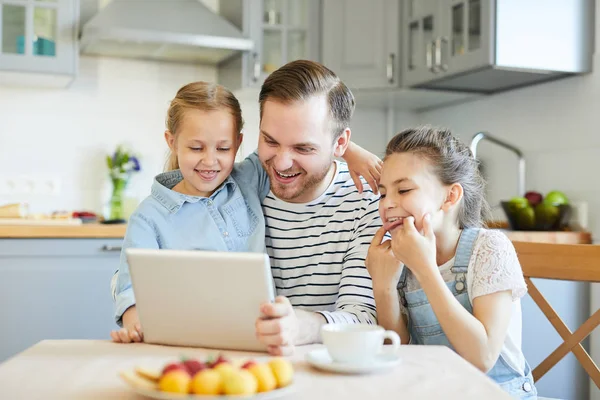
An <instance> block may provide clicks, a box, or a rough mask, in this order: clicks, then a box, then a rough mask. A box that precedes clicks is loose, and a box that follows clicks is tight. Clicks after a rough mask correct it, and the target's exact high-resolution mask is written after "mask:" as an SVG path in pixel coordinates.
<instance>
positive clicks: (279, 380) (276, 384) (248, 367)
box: [119, 355, 294, 400]
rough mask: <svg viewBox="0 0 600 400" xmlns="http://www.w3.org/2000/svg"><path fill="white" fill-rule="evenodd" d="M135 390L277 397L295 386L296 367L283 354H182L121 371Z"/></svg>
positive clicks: (169, 395)
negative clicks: (201, 356)
mask: <svg viewBox="0 0 600 400" xmlns="http://www.w3.org/2000/svg"><path fill="white" fill-rule="evenodd" d="M119 375H120V376H121V378H122V379H123V380H124V381H125V382H126V383H127V385H128V386H129V387H130V388H131V389H132V390H133V391H135V392H136V393H138V394H141V395H143V396H146V397H150V398H154V399H182V398H185V399H219V400H221V399H239V398H240V397H243V398H251V399H255V400H267V399H277V398H281V397H284V396H286V395H288V394H289V393H290V392H291V391H292V390H293V379H294V367H293V366H292V363H291V362H290V361H288V360H286V359H284V358H281V357H272V358H269V357H264V358H256V359H241V358H240V359H227V358H225V357H224V356H223V355H218V356H216V357H209V358H208V359H205V360H200V359H197V358H182V359H181V360H178V361H171V362H168V363H165V364H163V365H159V366H158V367H156V366H148V365H140V366H136V367H135V368H133V369H131V370H125V371H121V372H120V373H119Z"/></svg>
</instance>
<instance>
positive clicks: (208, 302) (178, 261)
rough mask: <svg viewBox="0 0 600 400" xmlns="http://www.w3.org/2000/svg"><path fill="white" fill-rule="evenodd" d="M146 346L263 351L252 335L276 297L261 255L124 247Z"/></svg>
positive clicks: (267, 259) (266, 266)
mask: <svg viewBox="0 0 600 400" xmlns="http://www.w3.org/2000/svg"><path fill="white" fill-rule="evenodd" d="M125 254H126V256H127V261H128V263H129V269H130V273H131V281H132V284H133V292H134V294H135V298H136V308H137V311H138V315H139V318H140V324H141V325H142V330H143V331H144V342H146V343H156V344H166V345H174V346H192V347H209V348H217V349H229V350H246V351H266V350H267V348H266V346H264V345H262V344H261V343H260V342H259V341H258V340H257V339H256V334H255V323H256V319H257V318H258V317H259V315H260V310H259V308H260V305H261V304H262V303H264V302H272V301H273V299H274V284H273V278H272V276H271V266H270V263H269V257H268V256H267V255H266V254H261V253H233V252H209V251H196V250H154V249H152V250H151V249H133V248H131V249H126V250H125Z"/></svg>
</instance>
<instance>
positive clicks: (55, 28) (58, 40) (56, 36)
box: [0, 0, 79, 86]
mask: <svg viewBox="0 0 600 400" xmlns="http://www.w3.org/2000/svg"><path fill="white" fill-rule="evenodd" d="M78 19H79V1H77V0H45V1H42V0H35V1H34V0H10V1H8V0H0V38H1V43H0V83H13V84H14V83H16V84H21V83H23V84H28V80H31V81H35V82H38V83H41V84H47V85H49V86H54V85H63V86H65V85H66V84H67V83H68V82H70V81H71V80H72V79H73V77H74V76H75V74H76V72H77V65H78V52H79V50H78V47H77V21H78Z"/></svg>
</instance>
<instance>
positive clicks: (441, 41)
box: [435, 36, 448, 71]
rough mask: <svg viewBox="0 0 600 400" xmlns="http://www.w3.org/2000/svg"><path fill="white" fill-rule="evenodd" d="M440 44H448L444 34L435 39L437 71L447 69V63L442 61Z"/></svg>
mask: <svg viewBox="0 0 600 400" xmlns="http://www.w3.org/2000/svg"><path fill="white" fill-rule="evenodd" d="M442 44H446V45H448V38H447V37H446V36H441V37H438V38H437V39H436V40H435V66H436V68H437V70H438V71H440V70H442V71H447V70H448V64H446V63H444V62H443V60H442V58H443V57H442Z"/></svg>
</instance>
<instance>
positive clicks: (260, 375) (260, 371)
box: [248, 363, 277, 392]
mask: <svg viewBox="0 0 600 400" xmlns="http://www.w3.org/2000/svg"><path fill="white" fill-rule="evenodd" d="M248 371H249V372H250V373H251V374H252V375H254V378H256V382H257V383H258V391H259V392H268V391H270V390H273V389H275V388H276V387H277V380H276V379H275V375H273V371H272V370H271V368H270V367H269V366H268V365H267V364H256V363H254V364H253V365H250V366H249V367H248Z"/></svg>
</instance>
